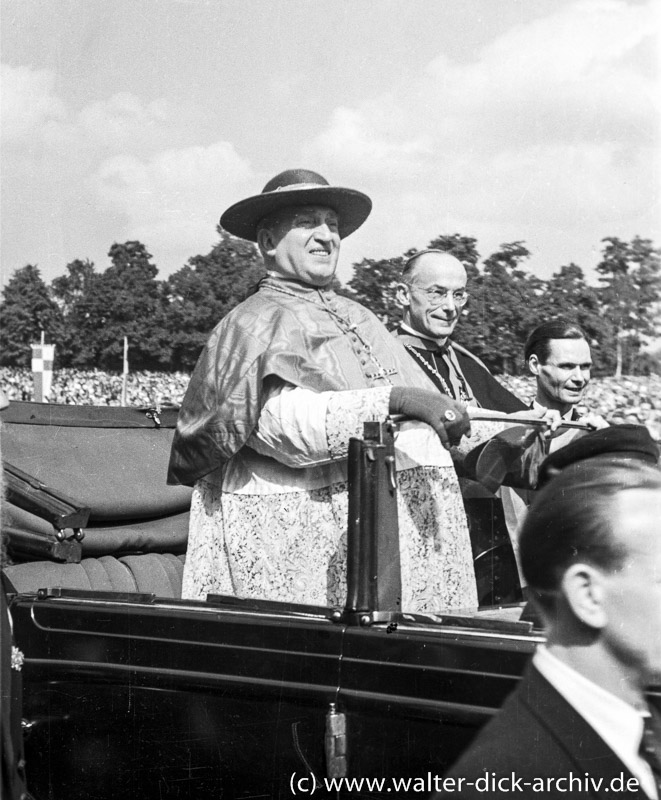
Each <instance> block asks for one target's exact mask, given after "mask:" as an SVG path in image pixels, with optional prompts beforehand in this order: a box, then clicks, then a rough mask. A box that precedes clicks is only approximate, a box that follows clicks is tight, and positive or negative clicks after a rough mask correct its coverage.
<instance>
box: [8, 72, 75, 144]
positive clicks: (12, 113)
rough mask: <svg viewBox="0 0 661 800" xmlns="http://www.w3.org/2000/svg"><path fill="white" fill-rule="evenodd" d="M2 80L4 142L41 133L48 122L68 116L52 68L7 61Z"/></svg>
mask: <svg viewBox="0 0 661 800" xmlns="http://www.w3.org/2000/svg"><path fill="white" fill-rule="evenodd" d="M1 80H2V93H1V95H0V108H1V109H2V139H3V142H4V143H9V142H17V141H25V140H26V139H29V138H30V137H33V136H35V135H37V136H38V135H39V133H40V131H41V130H42V129H43V126H44V124H45V123H47V122H48V121H50V120H63V119H64V118H65V116H66V112H65V108H64V104H63V103H62V101H61V100H60V99H59V97H58V96H57V95H56V93H55V91H54V84H55V75H54V74H53V73H52V72H50V71H49V70H33V69H31V68H30V67H12V66H9V65H8V64H3V65H2V78H1Z"/></svg>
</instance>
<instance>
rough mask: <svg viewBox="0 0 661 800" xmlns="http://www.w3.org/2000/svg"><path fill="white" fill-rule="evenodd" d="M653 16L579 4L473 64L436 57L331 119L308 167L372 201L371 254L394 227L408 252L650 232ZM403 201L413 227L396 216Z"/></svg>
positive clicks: (655, 146) (606, 2) (655, 173)
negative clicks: (584, 230)
mask: <svg viewBox="0 0 661 800" xmlns="http://www.w3.org/2000/svg"><path fill="white" fill-rule="evenodd" d="M653 9H654V4H653V3H647V4H641V3H625V2H622V1H621V0H584V1H583V2H576V3H573V4H571V5H563V6H561V7H559V8H558V10H557V11H555V12H554V13H552V14H551V15H549V16H547V17H545V18H541V19H537V20H535V21H534V22H532V23H529V24H520V25H517V26H515V27H514V28H512V29H510V30H509V31H507V32H506V33H505V34H503V35H502V36H501V37H500V38H498V39H495V40H494V41H492V42H491V43H490V44H489V45H488V46H487V47H485V48H484V49H483V50H482V51H480V52H479V53H477V54H476V57H475V58H474V59H472V60H471V61H469V62H466V63H464V62H462V63H460V62H457V61H451V60H450V59H448V58H447V56H445V55H439V56H438V57H437V58H436V59H434V60H433V61H432V62H431V63H430V64H429V65H428V66H427V68H426V69H425V70H424V72H422V73H421V74H420V75H419V76H418V78H417V80H416V81H414V82H410V81H409V82H408V83H407V84H406V85H401V86H394V87H392V88H391V89H390V90H389V92H388V93H387V94H384V95H381V96H380V97H373V98H370V99H368V100H366V101H364V102H363V103H361V104H360V105H359V106H357V107H355V108H338V109H336V110H335V112H334V113H333V114H332V115H331V118H330V121H329V124H328V126H327V128H326V130H325V131H323V132H322V133H321V134H320V135H319V136H318V137H317V138H316V139H315V140H314V141H313V142H312V143H311V144H310V145H309V147H308V149H307V156H308V160H309V162H310V163H313V164H317V165H318V168H319V169H321V170H322V171H324V170H327V171H328V173H329V174H337V173H338V172H339V173H340V174H343V173H346V174H347V175H349V176H351V179H352V180H353V185H356V186H360V185H361V182H362V185H368V186H370V187H371V191H372V195H373V198H374V201H375V212H374V214H373V220H372V222H371V223H370V224H371V225H373V226H376V225H381V228H380V233H381V236H380V239H379V241H380V242H383V241H388V240H392V239H394V238H395V233H394V232H393V230H392V227H393V224H392V221H393V219H396V220H397V225H396V227H398V228H400V232H399V235H398V237H397V238H398V240H399V241H402V240H403V239H406V244H405V246H411V245H412V244H416V245H418V246H420V245H421V244H423V243H425V242H426V240H427V239H428V238H431V236H433V235H435V234H436V233H438V232H440V231H441V228H442V227H443V228H444V230H445V231H447V232H450V230H449V229H448V228H447V227H444V226H443V225H442V224H441V223H448V224H451V223H452V222H458V221H462V222H463V224H464V226H465V227H464V228H463V229H462V230H461V232H462V233H466V234H468V235H475V234H476V233H477V232H479V231H480V230H485V229H486V228H490V229H491V230H492V231H493V230H494V229H496V228H497V227H498V226H500V227H501V229H502V230H503V231H504V230H506V229H508V228H512V227H514V228H516V227H517V225H518V230H519V231H527V232H528V233H529V234H530V233H531V232H532V233H533V235H534V230H535V228H537V229H539V230H540V231H541V230H542V229H545V230H546V231H548V229H549V228H552V227H555V228H556V229H557V231H558V236H559V237H560V236H562V235H563V234H562V231H563V229H564V230H568V229H577V228H578V227H580V226H582V225H583V226H584V225H590V226H592V227H593V228H595V230H596V228H597V227H598V226H604V225H605V226H606V228H608V226H609V225H610V226H611V229H612V228H613V227H614V226H617V225H618V224H620V223H621V222H622V220H628V221H631V220H635V219H636V217H637V216H641V217H644V216H645V215H646V214H647V218H648V219H649V213H648V212H649V208H650V207H652V206H653V205H654V204H655V203H658V196H659V158H658V155H659V113H660V112H659V98H661V93H659V87H658V82H657V81H656V79H655V75H654V65H653V64H651V63H650V62H652V61H653V58H652V57H651V55H650V54H651V53H653V52H654V34H655V32H656V30H657V20H656V18H655V15H654V10H653ZM412 187H415V194H414V197H415V202H416V203H417V205H418V213H417V215H416V214H415V213H412V211H411V208H410V206H406V204H405V203H404V198H405V197H406V195H407V193H410V191H411V188H412ZM380 208H381V209H382V210H383V211H384V212H385V211H386V210H387V213H384V214H383V215H382V214H381V213H380V210H379V209H380ZM386 225H387V226H388V228H389V229H388V230H387V231H386V229H385V226H386ZM404 228H407V230H403V229H404ZM456 229H457V228H455V229H454V230H456ZM607 233H611V230H608V231H607ZM641 233H645V231H641ZM521 235H522V234H521V233H520V234H519V236H521ZM601 235H606V234H601ZM375 238H378V237H375ZM598 238H599V237H598ZM503 240H504V239H503ZM533 245H534V243H533ZM382 255H385V253H383V252H382Z"/></svg>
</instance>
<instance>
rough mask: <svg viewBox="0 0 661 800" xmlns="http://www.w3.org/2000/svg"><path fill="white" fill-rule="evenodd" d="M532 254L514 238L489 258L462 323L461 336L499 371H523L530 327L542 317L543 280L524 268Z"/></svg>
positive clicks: (457, 336)
mask: <svg viewBox="0 0 661 800" xmlns="http://www.w3.org/2000/svg"><path fill="white" fill-rule="evenodd" d="M529 257H530V251H529V250H528V248H527V247H526V246H525V244H524V243H523V242H510V243H507V244H502V245H501V246H500V248H499V249H498V250H497V251H496V252H495V253H493V254H492V255H490V256H489V257H488V258H487V259H485V261H484V270H483V272H482V273H480V274H478V276H477V277H476V278H475V280H474V281H473V283H472V285H471V289H470V300H469V304H468V305H467V306H466V309H465V313H464V318H463V319H462V321H461V322H460V324H459V326H458V327H457V332H456V337H455V338H456V339H457V341H459V342H461V343H462V344H464V345H466V347H468V348H469V349H470V350H471V351H472V352H474V353H475V354H476V355H477V356H479V357H480V358H481V359H482V360H483V361H484V362H485V363H486V364H487V366H488V367H490V368H491V369H493V371H494V372H496V373H500V372H505V373H510V372H518V371H519V368H520V364H521V354H522V352H523V345H524V343H525V339H526V336H527V333H528V331H529V329H530V328H531V327H532V325H533V324H534V323H535V321H536V320H537V319H538V308H539V305H540V298H541V296H542V294H543V291H544V282H543V281H541V280H540V279H539V278H536V277H535V276H534V275H531V274H530V273H528V272H526V271H525V270H524V269H522V268H521V265H522V263H523V262H524V261H526V260H527V259H528V258H529Z"/></svg>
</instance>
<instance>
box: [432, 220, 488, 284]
mask: <svg viewBox="0 0 661 800" xmlns="http://www.w3.org/2000/svg"><path fill="white" fill-rule="evenodd" d="M427 247H428V248H429V249H430V250H431V249H434V250H443V251H444V252H446V253H450V254H452V255H453V256H454V257H455V258H458V259H459V261H461V263H462V264H463V265H464V266H465V267H466V272H467V273H468V282H469V284H470V283H471V281H473V280H475V279H476V278H477V277H478V275H479V270H478V268H477V263H478V261H479V260H480V254H479V253H478V251H477V239H474V238H473V237H472V236H461V235H460V234H458V233H453V234H451V235H442V236H437V237H436V238H435V239H432V240H431V242H429V244H428V245H427ZM469 288H470V287H469Z"/></svg>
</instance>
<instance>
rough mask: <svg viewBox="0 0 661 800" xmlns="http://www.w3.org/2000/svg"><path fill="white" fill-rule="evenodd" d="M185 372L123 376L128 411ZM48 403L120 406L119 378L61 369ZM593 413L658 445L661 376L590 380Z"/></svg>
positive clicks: (181, 382)
mask: <svg viewBox="0 0 661 800" xmlns="http://www.w3.org/2000/svg"><path fill="white" fill-rule="evenodd" d="M188 379H189V375H188V374H187V373H185V372H131V373H129V374H128V376H127V385H126V402H127V405H129V406H155V405H161V406H167V405H174V406H178V405H179V404H180V403H181V401H182V399H183V396H184V392H185V391H186V386H187V385H188ZM499 380H501V381H502V382H503V383H504V384H505V386H507V388H508V389H510V391H512V392H514V394H516V395H517V396H519V397H520V398H521V399H522V400H531V399H532V397H533V395H534V391H535V390H534V380H533V378H532V377H527V376H512V375H504V376H500V378H499ZM0 387H2V389H3V390H4V392H5V394H6V395H7V396H8V397H9V399H10V400H32V399H33V389H32V372H31V371H30V370H29V369H18V368H14V367H0ZM49 399H50V402H51V403H65V404H69V405H108V406H118V405H121V399H122V375H121V374H119V373H110V372H101V371H100V370H91V371H85V370H73V369H60V370H56V371H55V372H54V373H53V383H52V389H51V394H50V398H49ZM587 409H589V410H590V411H594V412H596V413H597V414H601V415H602V416H603V417H605V418H606V419H607V420H608V421H609V422H611V423H616V424H617V423H622V422H633V423H640V424H644V425H647V427H648V428H649V429H650V433H651V434H652V436H653V437H654V438H655V439H659V440H661V376H660V375H651V376H645V377H624V378H620V379H617V378H594V379H593V380H592V383H591V384H590V386H589V387H588V390H587V393H586V396H585V399H584V404H583V406H582V407H579V410H581V411H587Z"/></svg>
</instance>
